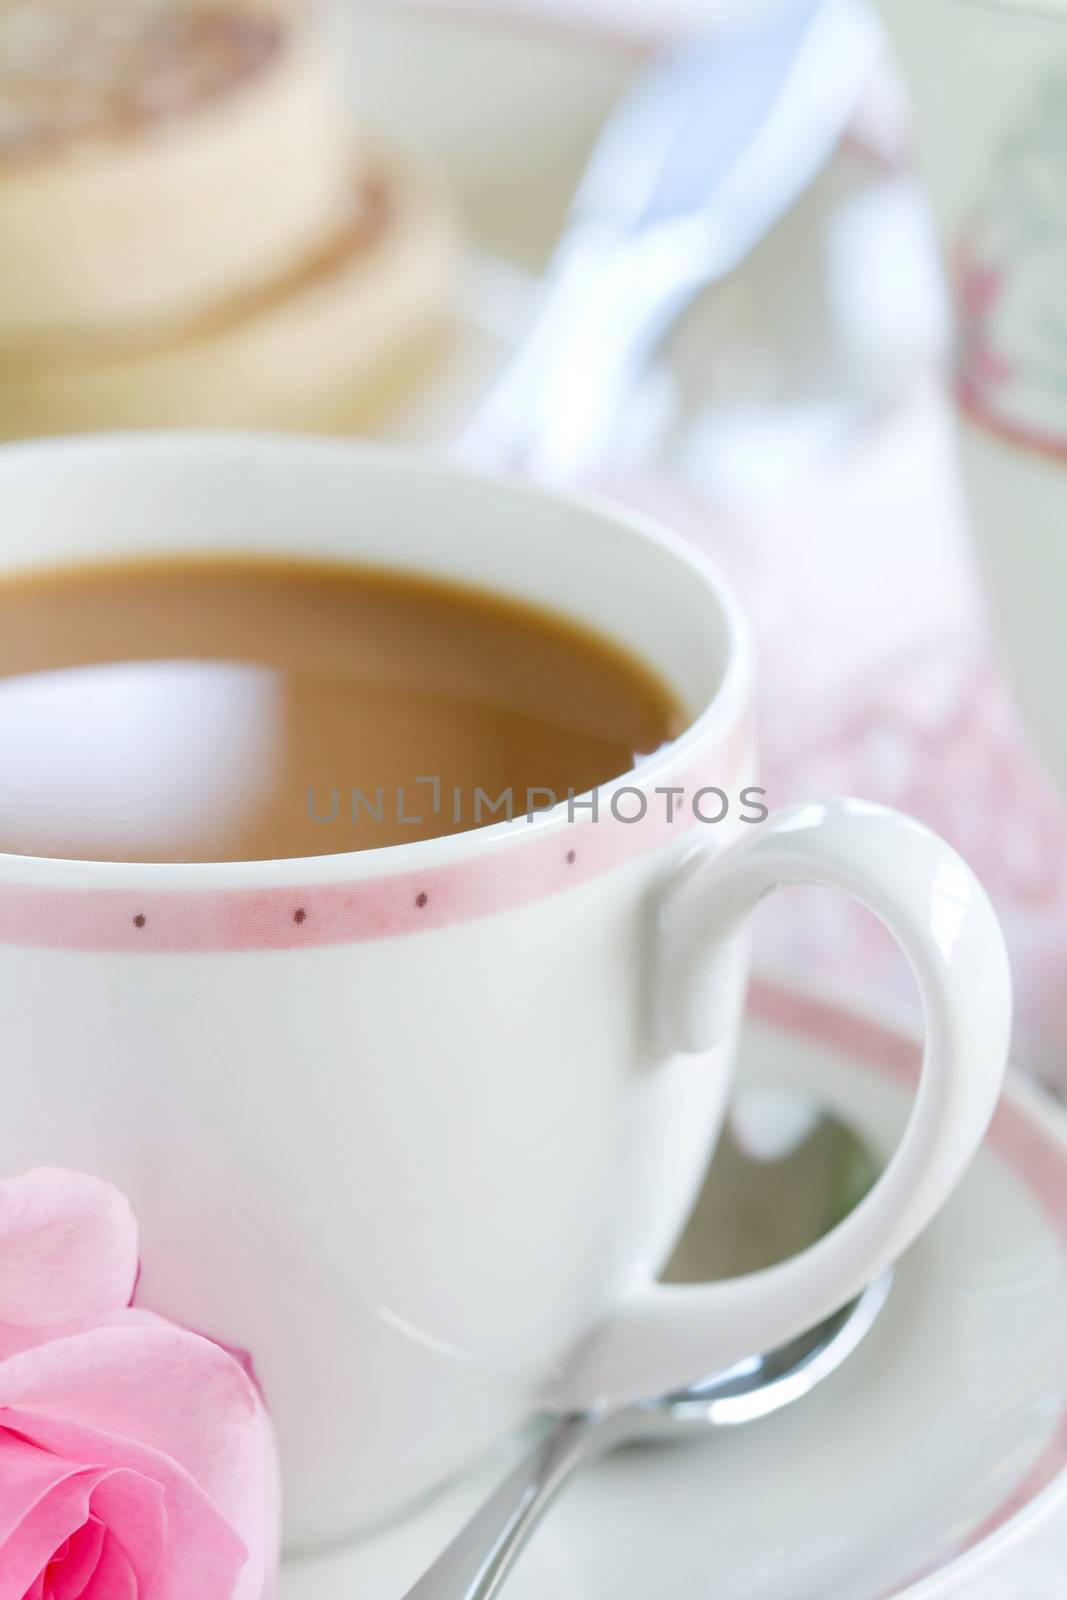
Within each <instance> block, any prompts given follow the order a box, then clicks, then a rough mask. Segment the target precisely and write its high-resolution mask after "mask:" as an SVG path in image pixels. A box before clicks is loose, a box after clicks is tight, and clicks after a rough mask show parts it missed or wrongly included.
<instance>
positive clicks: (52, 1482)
mask: <svg viewBox="0 0 1067 1600" xmlns="http://www.w3.org/2000/svg"><path fill="white" fill-rule="evenodd" d="M3 1420H4V1418H3V1413H2V1412H0V1424H2V1422H3ZM98 1479H99V1474H98V1473H94V1472H92V1471H85V1470H83V1469H80V1468H79V1465H78V1464H77V1463H74V1462H71V1461H69V1460H64V1459H63V1458H62V1457H57V1456H55V1455H53V1454H51V1453H50V1452H49V1451H47V1450H42V1449H40V1448H38V1447H35V1446H34V1444H33V1443H32V1442H30V1441H28V1440H27V1439H25V1438H20V1437H18V1436H15V1435H12V1434H11V1433H10V1432H8V1431H7V1430H6V1428H5V1427H4V1426H2V1425H0V1485H2V1489H0V1495H2V1506H0V1510H2V1517H0V1523H2V1529H3V1532H2V1537H0V1600H22V1597H23V1596H24V1595H25V1593H26V1591H27V1590H28V1589H29V1588H30V1587H31V1585H32V1584H33V1583H34V1580H35V1579H36V1578H37V1577H38V1576H39V1575H40V1573H42V1572H43V1571H44V1569H45V1567H46V1566H47V1565H48V1563H49V1561H50V1560H51V1559H52V1556H53V1555H54V1554H55V1552H56V1551H57V1550H58V1549H59V1548H60V1546H61V1545H62V1544H63V1543H64V1541H65V1540H67V1539H69V1538H70V1536H71V1534H72V1533H75V1532H77V1530H78V1529H79V1528H80V1527H81V1526H82V1525H83V1524H84V1522H85V1521H86V1519H87V1517H88V1515H89V1500H90V1497H91V1495H92V1491H93V1488H94V1486H95V1484H96V1483H97V1481H98Z"/></svg>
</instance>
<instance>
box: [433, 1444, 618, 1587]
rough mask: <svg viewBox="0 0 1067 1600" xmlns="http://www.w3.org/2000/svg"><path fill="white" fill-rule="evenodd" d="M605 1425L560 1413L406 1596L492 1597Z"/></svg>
mask: <svg viewBox="0 0 1067 1600" xmlns="http://www.w3.org/2000/svg"><path fill="white" fill-rule="evenodd" d="M604 1431H605V1430H604V1428H603V1424H602V1423H601V1422H599V1421H598V1420H597V1418H596V1417H594V1416H569V1417H562V1418H561V1419H560V1420H559V1421H558V1422H557V1423H556V1424H555V1426H554V1427H553V1429H552V1431H551V1433H549V1434H548V1435H547V1436H546V1437H543V1438H541V1439H539V1440H538V1441H537V1442H536V1443H535V1444H534V1445H533V1447H532V1448H531V1449H530V1451H529V1452H528V1454H527V1455H526V1456H524V1457H523V1459H522V1460H521V1461H520V1462H519V1464H518V1466H517V1467H515V1468H514V1469H513V1471H512V1472H511V1473H509V1475H508V1476H507V1477H506V1478H505V1479H504V1482H503V1483H502V1484H501V1485H500V1487H499V1488H498V1489H496V1490H494V1492H493V1493H492V1495H490V1497H489V1499H488V1500H487V1501H486V1502H485V1504H484V1505H483V1506H482V1507H481V1509H480V1510H479V1511H476V1512H475V1514H474V1516H473V1517H472V1518H471V1519H470V1521H469V1522H468V1523H467V1524H466V1525H465V1526H464V1527H463V1528H461V1529H460V1531H459V1533H457V1535H456V1537H455V1538H454V1539H453V1540H452V1542H451V1544H449V1545H447V1546H446V1547H445V1549H444V1550H442V1552H441V1554H440V1555H439V1556H438V1557H437V1560H436V1561H435V1562H434V1563H433V1566H432V1567H430V1568H429V1570H428V1571H427V1572H425V1573H424V1574H423V1576H422V1577H421V1578H420V1579H419V1581H418V1582H417V1583H416V1584H415V1586H414V1588H412V1589H409V1590H408V1592H407V1594H406V1595H405V1596H404V1600H492V1596H494V1595H496V1594H498V1593H499V1591H500V1587H501V1585H502V1584H503V1582H504V1579H505V1578H506V1577H507V1575H508V1573H509V1572H510V1570H511V1567H512V1564H513V1562H514V1561H515V1558H516V1557H517V1556H518V1554H519V1552H520V1551H521V1550H522V1549H523V1547H524V1545H525V1544H526V1541H527V1539H528V1538H529V1537H530V1534H531V1533H532V1532H533V1530H534V1529H535V1528H536V1526H537V1524H538V1523H539V1522H540V1520H541V1518H542V1517H543V1516H544V1514H545V1512H546V1511H547V1510H548V1507H549V1506H550V1505H551V1504H552V1502H553V1500H554V1499H555V1498H556V1496H557V1494H558V1493H559V1491H560V1489H561V1488H562V1487H563V1485H564V1484H565V1483H566V1482H567V1480H568V1478H569V1477H570V1476H571V1473H572V1472H574V1471H575V1470H576V1468H578V1467H579V1466H580V1465H581V1464H582V1462H583V1461H584V1460H585V1459H586V1457H587V1456H588V1455H589V1454H591V1453H592V1451H593V1448H594V1445H596V1444H598V1443H599V1442H600V1435H601V1434H602V1433H603V1432H604Z"/></svg>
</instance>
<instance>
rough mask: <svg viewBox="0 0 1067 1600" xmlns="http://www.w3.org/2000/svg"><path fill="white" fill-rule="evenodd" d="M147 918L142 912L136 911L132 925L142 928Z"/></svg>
mask: <svg viewBox="0 0 1067 1600" xmlns="http://www.w3.org/2000/svg"><path fill="white" fill-rule="evenodd" d="M147 920H148V919H147V917H146V916H145V914H144V912H143V911H138V913H137V915H136V916H135V917H134V919H133V925H134V927H135V928H143V927H144V925H145V923H146V921H147Z"/></svg>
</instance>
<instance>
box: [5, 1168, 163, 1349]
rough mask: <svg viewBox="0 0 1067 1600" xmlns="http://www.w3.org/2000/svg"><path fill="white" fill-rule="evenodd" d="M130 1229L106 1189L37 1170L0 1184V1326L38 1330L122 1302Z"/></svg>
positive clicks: (133, 1238) (119, 1199)
mask: <svg viewBox="0 0 1067 1600" xmlns="http://www.w3.org/2000/svg"><path fill="white" fill-rule="evenodd" d="M136 1277H137V1224H136V1221H135V1220H134V1217H133V1213H132V1212H131V1210H130V1207H129V1204H128V1202H127V1201H126V1199H125V1198H124V1197H123V1196H122V1195H121V1194H120V1193H119V1192H118V1190H117V1189H113V1188H112V1187H111V1185H110V1184H107V1183H101V1182H100V1180H99V1179H97V1178H89V1177H86V1176H85V1175H84V1174H83V1173H80V1172H67V1171H64V1170H62V1169H61V1168H52V1167H40V1168H38V1169H37V1170H36V1171H34V1172H28V1173H26V1174H25V1175H24V1176H23V1177H20V1178H9V1179H7V1180H6V1181H5V1182H0V1323H8V1324H10V1325H12V1326H13V1327H16V1328H43V1327H50V1326H55V1325H57V1324H64V1323H71V1322H76V1321H78V1320H80V1319H81V1318H84V1317H92V1316H96V1315H99V1314H102V1313H104V1312H108V1311H115V1310H118V1309H119V1308H120V1307H122V1306H125V1305H128V1304H129V1302H130V1298H131V1296H132V1294H133V1287H134V1283H135V1280H136Z"/></svg>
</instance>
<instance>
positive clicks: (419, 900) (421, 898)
mask: <svg viewBox="0 0 1067 1600" xmlns="http://www.w3.org/2000/svg"><path fill="white" fill-rule="evenodd" d="M429 898H430V897H429V895H428V894H427V893H426V891H425V889H423V890H422V891H421V892H420V893H419V894H417V895H416V896H415V904H416V905H417V906H418V908H419V910H420V911H421V910H422V909H423V907H424V906H425V905H426V903H427V901H428V900H429Z"/></svg>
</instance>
